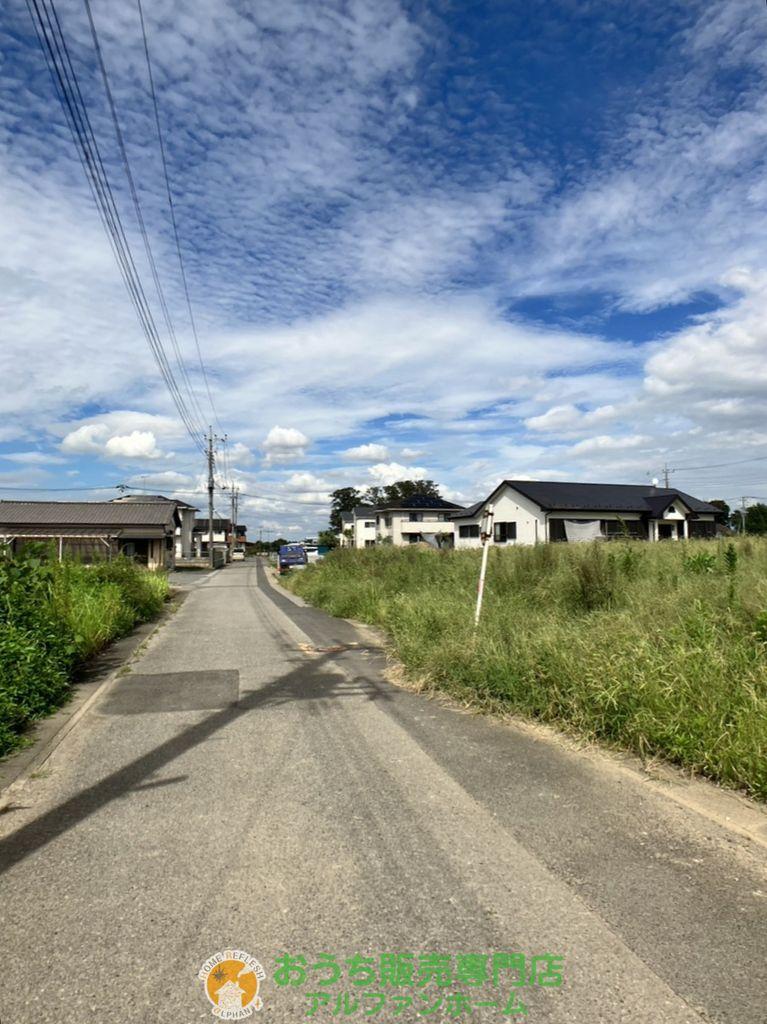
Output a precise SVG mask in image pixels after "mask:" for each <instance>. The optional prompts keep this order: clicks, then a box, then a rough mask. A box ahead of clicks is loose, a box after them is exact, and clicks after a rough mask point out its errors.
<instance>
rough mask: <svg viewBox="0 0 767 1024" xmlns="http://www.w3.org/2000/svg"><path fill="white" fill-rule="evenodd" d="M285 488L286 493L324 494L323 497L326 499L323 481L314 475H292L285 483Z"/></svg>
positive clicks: (326, 486)
mask: <svg viewBox="0 0 767 1024" xmlns="http://www.w3.org/2000/svg"><path fill="white" fill-rule="evenodd" d="M285 487H286V489H287V490H288V491H303V492H307V493H308V492H310V491H315V492H316V491H319V492H324V495H323V496H324V497H327V491H328V485H327V484H326V483H325V481H324V480H321V479H320V478H319V477H318V476H315V475H314V473H292V474H291V475H290V476H289V477H288V479H287V480H286V481H285Z"/></svg>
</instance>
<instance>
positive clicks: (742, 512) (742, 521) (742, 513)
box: [738, 494, 748, 533]
mask: <svg viewBox="0 0 767 1024" xmlns="http://www.w3.org/2000/svg"><path fill="white" fill-rule="evenodd" d="M747 501H748V495H747V494H744V495H743V497H742V498H741V499H740V504H741V506H742V507H741V508H739V509H738V512H740V532H741V533H745V532H746V512H747V511H748V505H747V504H746V502H747Z"/></svg>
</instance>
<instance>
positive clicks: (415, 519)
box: [407, 512, 423, 523]
mask: <svg viewBox="0 0 767 1024" xmlns="http://www.w3.org/2000/svg"><path fill="white" fill-rule="evenodd" d="M407 518H408V521H409V522H411V523H422V522H423V512H411V513H410V515H409V516H408V517H407Z"/></svg>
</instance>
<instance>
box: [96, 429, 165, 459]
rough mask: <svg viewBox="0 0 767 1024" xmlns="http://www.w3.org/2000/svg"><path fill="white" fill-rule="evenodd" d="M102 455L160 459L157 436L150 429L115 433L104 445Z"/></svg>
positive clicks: (114, 457)
mask: <svg viewBox="0 0 767 1024" xmlns="http://www.w3.org/2000/svg"><path fill="white" fill-rule="evenodd" d="M104 455H105V456H106V457H107V458H113V459H161V458H162V452H161V451H160V450H159V449H158V447H157V438H156V437H155V436H154V434H153V433H152V431H151V430H133V431H131V433H130V434H117V435H115V437H110V438H109V440H108V441H107V442H106V444H105V445H104Z"/></svg>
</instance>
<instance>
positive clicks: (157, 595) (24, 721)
mask: <svg viewBox="0 0 767 1024" xmlns="http://www.w3.org/2000/svg"><path fill="white" fill-rule="evenodd" d="M168 594H169V588H168V581H167V577H166V576H165V575H164V574H158V573H152V572H147V571H146V570H145V569H141V568H140V567H138V566H135V565H133V564H132V563H131V562H129V561H127V559H122V558H120V559H115V560H114V561H112V562H102V563H100V564H98V565H93V566H86V565H80V564H77V563H74V562H63V563H59V562H57V561H56V560H55V559H51V558H50V557H48V554H47V553H46V552H45V550H44V549H42V548H41V549H39V550H36V549H35V548H32V549H30V550H28V552H27V554H26V555H25V556H24V557H19V558H10V557H5V556H3V557H0V756H2V755H4V754H7V753H8V752H9V751H10V750H13V749H14V747H17V746H18V745H19V744H20V743H21V742H22V737H23V733H24V731H25V729H26V728H27V727H28V726H29V724H30V723H31V722H34V721H35V720H36V719H39V718H41V717H43V716H44V715H47V714H49V713H50V712H51V711H53V710H54V709H55V708H57V707H59V706H60V705H61V704H63V703H64V701H65V700H66V699H67V697H68V696H69V693H70V688H71V683H72V678H73V675H74V673H75V672H76V670H77V667H78V666H79V665H81V664H82V663H83V662H84V661H86V660H87V659H88V658H89V657H91V656H92V655H93V654H95V653H96V652H97V651H99V650H100V649H101V648H102V647H104V646H105V645H106V644H108V643H109V642H110V641H111V640H114V639H115V638H116V637H119V636H122V635H124V634H125V633H128V632H129V631H130V630H131V629H132V628H133V627H134V626H135V625H136V624H137V623H139V622H146V621H148V620H149V619H152V618H154V617H155V616H156V615H157V614H158V613H159V611H160V609H161V608H162V605H163V603H164V602H165V601H166V600H167V597H168Z"/></svg>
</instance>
